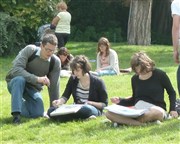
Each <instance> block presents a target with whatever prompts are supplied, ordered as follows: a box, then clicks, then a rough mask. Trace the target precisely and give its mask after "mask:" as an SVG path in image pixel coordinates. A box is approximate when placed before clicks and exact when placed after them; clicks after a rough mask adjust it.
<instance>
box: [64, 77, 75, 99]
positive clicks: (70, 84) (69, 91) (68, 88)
mask: <svg viewBox="0 0 180 144" xmlns="http://www.w3.org/2000/svg"><path fill="white" fill-rule="evenodd" d="M74 80H75V78H74V77H73V76H71V77H70V78H69V80H68V82H67V84H66V88H65V90H64V92H63V94H62V98H64V99H65V101H68V99H69V98H70V96H71V94H72V91H73V83H74Z"/></svg>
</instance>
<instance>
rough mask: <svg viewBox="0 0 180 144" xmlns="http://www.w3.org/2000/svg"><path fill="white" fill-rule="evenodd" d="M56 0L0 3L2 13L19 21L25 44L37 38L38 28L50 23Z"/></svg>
mask: <svg viewBox="0 0 180 144" xmlns="http://www.w3.org/2000/svg"><path fill="white" fill-rule="evenodd" d="M56 1H57V0H49V1H47V0H27V1H24V0H9V1H1V7H2V9H3V11H5V12H8V13H9V15H11V16H15V17H17V18H18V19H19V21H20V25H21V26H22V27H23V29H24V31H25V34H26V36H25V38H26V42H28V43H30V42H32V41H34V40H35V39H36V38H37V35H36V34H37V29H38V27H39V26H41V25H43V24H46V23H50V21H51V20H52V18H53V17H54V14H55V13H56V10H55V2H56Z"/></svg>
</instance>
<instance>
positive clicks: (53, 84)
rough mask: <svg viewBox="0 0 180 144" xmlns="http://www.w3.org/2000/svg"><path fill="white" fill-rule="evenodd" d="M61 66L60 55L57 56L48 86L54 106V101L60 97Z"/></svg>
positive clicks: (49, 76)
mask: <svg viewBox="0 0 180 144" xmlns="http://www.w3.org/2000/svg"><path fill="white" fill-rule="evenodd" d="M60 68H61V63H60V60H59V58H58V57H55V65H54V67H53V70H52V71H51V72H50V74H49V75H48V78H49V80H50V86H49V87H48V92H49V99H50V106H53V105H52V102H53V101H54V100H57V99H58V98H59V87H60V83H59V81H60Z"/></svg>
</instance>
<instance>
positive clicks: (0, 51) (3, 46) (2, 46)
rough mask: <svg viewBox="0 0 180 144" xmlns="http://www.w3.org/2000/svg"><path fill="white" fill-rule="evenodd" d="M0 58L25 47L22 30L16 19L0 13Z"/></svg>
mask: <svg viewBox="0 0 180 144" xmlns="http://www.w3.org/2000/svg"><path fill="white" fill-rule="evenodd" d="M0 33H1V38H0V56H6V55H9V54H13V53H15V52H17V51H19V50H20V49H21V48H22V47H24V46H25V42H24V38H23V30H22V27H21V25H19V23H18V20H17V18H15V17H11V16H9V15H8V14H6V13H3V12H0Z"/></svg>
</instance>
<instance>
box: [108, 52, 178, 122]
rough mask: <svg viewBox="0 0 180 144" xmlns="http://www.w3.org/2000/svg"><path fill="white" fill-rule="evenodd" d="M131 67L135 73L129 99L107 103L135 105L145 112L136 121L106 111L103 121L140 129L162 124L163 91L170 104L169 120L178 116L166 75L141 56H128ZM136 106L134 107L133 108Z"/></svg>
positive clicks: (163, 112)
mask: <svg viewBox="0 0 180 144" xmlns="http://www.w3.org/2000/svg"><path fill="white" fill-rule="evenodd" d="M131 67H132V70H133V71H134V72H135V73H136V74H135V75H134V76H133V77H132V79H131V83H132V92H133V93H132V97H130V98H119V97H114V98H111V101H112V103H115V104H118V105H123V106H134V105H135V107H136V108H137V109H141V108H142V109H147V111H146V112H145V114H143V115H142V116H139V117H138V118H130V117H126V116H122V115H118V114H115V113H113V112H110V111H108V112H107V113H106V117H107V118H108V119H110V120H111V121H112V122H116V123H119V124H127V125H143V123H146V122H152V121H157V120H159V121H163V120H164V119H166V118H167V112H166V103H165V101H164V90H166V91H167V93H168V95H169V101H170V107H169V113H170V116H172V117H173V118H176V117H177V116H178V114H177V112H176V111H175V100H176V93H175V91H174V89H173V87H172V84H171V82H170V80H169V78H168V76H167V75H166V73H165V72H163V71H162V70H160V69H157V68H155V64H154V62H153V61H152V60H151V59H150V58H149V57H148V56H147V55H146V53H144V52H139V53H135V54H134V55H133V56H132V59H131ZM140 100H141V101H140ZM138 101H139V102H138ZM137 102H138V105H136V104H137Z"/></svg>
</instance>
